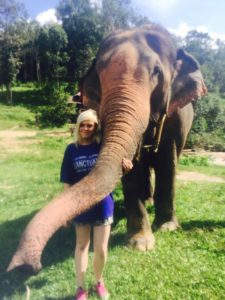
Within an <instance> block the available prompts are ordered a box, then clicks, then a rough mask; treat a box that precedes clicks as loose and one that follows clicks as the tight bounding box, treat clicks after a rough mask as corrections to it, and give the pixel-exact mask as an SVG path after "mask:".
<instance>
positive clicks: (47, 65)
mask: <svg viewBox="0 0 225 300" xmlns="http://www.w3.org/2000/svg"><path fill="white" fill-rule="evenodd" d="M67 43H68V41H67V35H66V32H65V31H64V30H63V28H62V26H61V25H59V24H49V25H45V26H43V27H42V28H41V30H40V34H39V37H38V40H37V44H38V48H39V53H38V59H39V61H40V74H41V78H42V81H48V84H49V81H50V82H51V84H53V83H54V84H56V85H59V83H60V81H63V80H64V78H65V74H66V69H65V66H66V62H67V61H68V57H67V54H66V52H65V49H66V46H67Z"/></svg>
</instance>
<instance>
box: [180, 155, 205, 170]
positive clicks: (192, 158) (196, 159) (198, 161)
mask: <svg viewBox="0 0 225 300" xmlns="http://www.w3.org/2000/svg"><path fill="white" fill-rule="evenodd" d="M179 164H180V165H183V166H198V167H201V166H208V165H209V158H208V157H206V156H197V155H194V154H192V155H186V154H184V155H182V157H181V158H180V160H179Z"/></svg>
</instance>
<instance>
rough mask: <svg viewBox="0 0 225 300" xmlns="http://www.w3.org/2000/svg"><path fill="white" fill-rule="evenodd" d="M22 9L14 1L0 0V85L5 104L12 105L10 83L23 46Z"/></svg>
mask: <svg viewBox="0 0 225 300" xmlns="http://www.w3.org/2000/svg"><path fill="white" fill-rule="evenodd" d="M25 16H26V13H25V10H24V7H23V6H22V5H21V4H20V3H18V2H16V1H14V0H0V84H3V85H5V86H6V90H7V103H8V104H12V88H11V87H12V83H13V81H14V80H15V78H16V75H17V73H18V72H19V67H20V64H21V61H20V50H21V46H22V44H23V35H22V31H21V29H22V24H23V20H24V19H25Z"/></svg>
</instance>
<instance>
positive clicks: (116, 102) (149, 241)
mask: <svg viewBox="0 0 225 300" xmlns="http://www.w3.org/2000/svg"><path fill="white" fill-rule="evenodd" d="M81 88H82V89H81V94H82V100H83V103H84V105H86V106H87V107H92V108H95V109H96V110H97V111H98V114H99V118H100V121H101V125H102V129H103V143H102V149H101V152H100V155H99V158H98V161H97V163H96V166H95V167H94V169H93V170H92V171H91V173H90V174H89V175H88V176H87V177H85V178H84V179H83V180H82V181H80V182H79V183H78V184H76V185H74V186H72V187H71V188H70V189H69V190H68V191H67V192H64V193H62V194H61V195H59V196H58V197H56V198H55V199H54V200H53V201H52V202H50V203H49V204H48V205H47V206H46V207H44V208H43V209H42V210H41V211H40V212H39V213H38V214H37V215H36V216H35V217H34V218H33V219H32V220H31V222H30V223H29V224H28V226H27V228H26V229H25V231H24V233H23V236H22V238H21V241H20V244H19V247H18V249H17V252H16V253H15V255H14V257H13V258H12V261H11V262H10V265H9V267H8V271H9V270H12V269H14V268H16V267H20V268H25V267H28V268H29V269H30V270H32V271H34V272H37V271H38V270H40V268H41V262H40V258H41V253H42V251H43V248H44V246H45V244H46V243H47V241H48V240H49V238H50V237H51V236H52V234H53V233H54V232H55V231H56V230H57V229H58V228H59V227H60V226H62V225H63V224H65V223H66V222H67V221H68V220H70V219H72V218H73V217H74V216H75V215H77V214H79V213H80V212H81V211H84V210H86V209H87V208H89V207H90V206H91V205H93V204H95V203H97V202H98V201H100V200H101V199H102V198H103V197H104V196H105V195H107V194H108V193H109V192H111V191H112V190H113V189H114V188H115V186H116V184H117V183H118V181H119V180H120V178H121V176H122V169H121V161H122V158H123V157H126V158H129V159H134V165H135V166H134V169H133V170H132V171H131V172H130V174H127V175H126V176H124V178H123V185H124V193H125V203H126V208H127V216H128V226H127V227H128V235H127V236H128V241H129V243H130V244H131V245H133V246H135V247H136V248H138V249H151V248H152V247H153V245H154V236H153V234H152V231H151V227H150V226H149V222H148V217H147V213H146V210H145V207H144V205H143V204H144V202H145V200H146V199H147V198H149V196H150V195H151V194H150V189H149V187H150V185H149V181H148V175H149V174H148V173H149V169H148V165H150V163H151V164H152V163H153V165H154V167H155V171H156V189H155V195H154V201H155V206H156V217H155V221H154V227H156V228H157V227H160V226H164V227H169V228H172V227H176V226H177V224H176V220H175V216H174V205H173V198H174V174H175V166H176V160H177V156H178V155H179V153H180V151H181V149H182V147H183V145H184V142H185V138H186V135H187V133H188V130H189V128H190V126H191V121H192V115H193V113H192V108H191V104H188V103H189V102H191V101H192V100H194V99H197V98H199V97H201V96H203V95H204V94H205V93H206V87H205V85H204V82H203V79H202V75H201V73H200V70H199V66H198V63H197V62H196V61H195V60H194V58H192V57H191V56H190V55H188V54H186V53H185V52H184V51H182V50H178V51H177V49H176V47H175V45H174V42H173V40H172V39H171V37H170V35H169V33H168V32H167V31H165V30H164V29H162V28H160V27H158V26H147V27H142V28H136V29H132V30H130V31H118V32H115V33H112V34H111V35H109V36H108V37H107V38H106V39H105V40H104V41H103V42H102V44H101V46H100V49H99V51H98V54H97V56H96V59H95V61H94V62H93V64H92V66H91V68H90V69H89V71H88V73H87V74H86V76H85V77H84V78H83V81H82V83H81ZM168 105H169V107H168ZM185 105H186V106H185ZM167 108H168V117H167V119H166V121H165V126H164V130H163V133H162V138H161V141H160V145H159V149H158V152H157V153H153V152H152V151H150V153H148V152H146V150H144V149H143V147H142V146H143V145H144V144H151V140H152V138H153V135H154V124H155V123H158V121H159V120H160V119H161V118H162V115H163V114H164V113H165V112H166V111H167Z"/></svg>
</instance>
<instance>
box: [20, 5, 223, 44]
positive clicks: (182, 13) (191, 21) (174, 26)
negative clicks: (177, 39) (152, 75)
mask: <svg viewBox="0 0 225 300" xmlns="http://www.w3.org/2000/svg"><path fill="white" fill-rule="evenodd" d="M92 1H100V0H92ZM20 2H22V3H24V5H25V8H26V10H27V12H28V14H29V17H30V18H31V19H36V20H38V21H39V22H40V23H41V24H44V23H46V22H48V21H56V16H55V7H56V6H57V5H58V3H59V0H37V1H34V0H20ZM131 3H132V7H133V8H134V9H135V10H136V12H138V13H139V14H141V15H145V16H147V17H149V19H150V20H151V21H153V22H156V23H158V24H161V25H163V26H164V27H166V28H167V29H168V30H169V31H171V32H173V33H175V34H178V35H180V36H183V37H184V36H185V34H186V33H187V32H188V31H190V30H192V29H196V30H198V31H202V32H208V33H209V34H210V35H211V36H212V37H213V38H220V39H223V40H225V0H216V1H213V0H204V1H198V0H131Z"/></svg>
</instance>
